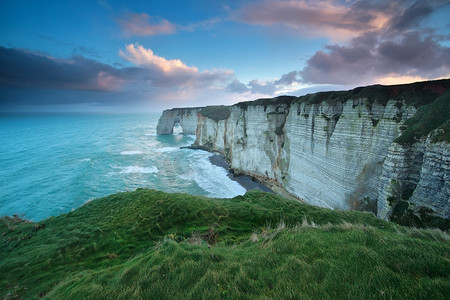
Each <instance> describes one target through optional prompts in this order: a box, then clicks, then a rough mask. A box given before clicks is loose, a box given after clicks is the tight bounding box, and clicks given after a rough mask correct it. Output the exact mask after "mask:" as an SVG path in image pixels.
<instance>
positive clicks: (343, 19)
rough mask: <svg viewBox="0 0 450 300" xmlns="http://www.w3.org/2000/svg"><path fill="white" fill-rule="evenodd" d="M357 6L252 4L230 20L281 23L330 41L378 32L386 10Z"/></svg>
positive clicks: (321, 0) (324, 0) (326, 1)
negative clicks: (329, 38) (330, 39)
mask: <svg viewBox="0 0 450 300" xmlns="http://www.w3.org/2000/svg"><path fill="white" fill-rule="evenodd" d="M363 2H364V1H363ZM358 3H359V1H357V2H355V5H353V6H346V5H340V4H337V3H335V2H333V1H329V0H318V1H301V0H300V1H263V2H254V3H250V4H247V5H244V6H242V7H241V8H240V9H238V10H237V11H235V12H234V14H233V16H232V18H233V19H235V20H237V21H240V22H244V23H247V24H252V25H262V26H273V25H280V24H281V25H285V26H287V27H290V28H292V29H295V30H296V31H297V32H298V33H300V34H304V35H311V34H315V35H317V34H320V35H322V36H328V37H331V38H333V39H336V38H342V37H349V36H350V37H351V36H355V35H356V34H358V33H361V32H367V31H372V30H376V29H380V28H381V27H383V26H384V25H385V24H386V22H387V20H388V17H387V14H388V12H387V11H383V10H380V9H374V8H372V9H370V10H368V9H363V7H362V6H361V5H358Z"/></svg>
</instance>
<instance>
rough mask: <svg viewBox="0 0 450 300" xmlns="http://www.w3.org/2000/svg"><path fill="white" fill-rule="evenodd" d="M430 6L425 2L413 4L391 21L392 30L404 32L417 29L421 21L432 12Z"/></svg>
mask: <svg viewBox="0 0 450 300" xmlns="http://www.w3.org/2000/svg"><path fill="white" fill-rule="evenodd" d="M430 4H431V3H429V2H427V1H417V2H414V3H413V4H412V5H411V6H410V7H408V8H407V9H406V10H405V11H404V13H403V14H401V15H400V16H398V17H396V18H393V19H392V29H394V30H405V29H408V28H414V27H417V26H418V25H419V24H420V22H421V21H422V20H423V19H425V18H426V17H428V16H429V15H430V14H431V13H432V12H433V9H432V7H431V5H430Z"/></svg>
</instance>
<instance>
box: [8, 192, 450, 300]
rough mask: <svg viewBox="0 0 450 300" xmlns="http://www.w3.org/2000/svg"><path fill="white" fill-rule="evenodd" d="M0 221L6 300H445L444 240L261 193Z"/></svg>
mask: <svg viewBox="0 0 450 300" xmlns="http://www.w3.org/2000/svg"><path fill="white" fill-rule="evenodd" d="M2 221H3V222H0V235H1V239H2V240H1V242H2V247H0V255H1V257H2V259H1V261H0V297H2V298H4V299H10V298H21V297H23V298H39V297H46V298H48V299H73V298H77V299H111V298H112V299H119V298H120V299H129V298H133V299H134V298H158V299H164V298H171V299H199V298H201V299H224V298H227V299H228V298H232V299H234V298H276V299H287V298H306V299H309V298H314V299H341V298H345V299H366V298H408V297H414V298H424V299H448V298H449V297H450V278H449V277H450V239H449V236H448V234H447V233H445V232H442V231H440V230H436V229H434V230H423V229H415V228H407V227H402V226H399V225H396V224H393V223H390V222H386V221H383V220H379V219H377V218H375V217H374V216H372V215H371V214H369V213H362V212H348V211H332V210H329V209H324V208H319V207H314V206H310V205H307V204H303V203H299V202H297V201H293V200H288V199H285V198H282V197H280V196H277V195H274V194H267V193H263V192H259V191H251V192H248V193H247V194H245V195H244V196H238V197H235V198H232V199H210V198H206V197H197V196H189V195H186V194H166V193H163V192H159V191H154V190H146V189H141V190H138V191H135V192H126V193H119V194H115V195H111V196H108V197H105V198H101V199H97V200H93V201H91V202H89V203H87V204H85V205H84V206H82V207H80V208H79V209H77V210H75V211H73V212H70V213H68V214H65V215H61V216H58V217H52V218H49V219H47V220H44V221H42V222H39V223H31V222H15V223H14V224H13V225H14V230H10V227H11V224H8V223H7V222H5V221H10V218H8V217H4V218H2ZM270 224H275V225H273V226H271V225H270ZM36 228H39V229H36ZM22 237H26V238H22Z"/></svg>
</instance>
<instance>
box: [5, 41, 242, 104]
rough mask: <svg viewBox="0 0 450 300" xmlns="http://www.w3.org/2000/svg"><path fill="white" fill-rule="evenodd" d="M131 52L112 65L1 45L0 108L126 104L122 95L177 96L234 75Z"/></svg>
mask: <svg viewBox="0 0 450 300" xmlns="http://www.w3.org/2000/svg"><path fill="white" fill-rule="evenodd" d="M142 49H144V48H142ZM144 50H145V49H144ZM135 54H136V55H138V54H139V52H137V53H135ZM141 54H142V53H141ZM150 54H151V55H150ZM130 55H131V54H130ZM131 57H132V58H136V59H137V60H136V61H135V62H134V63H135V66H132V67H115V66H110V65H107V64H103V63H101V62H98V61H96V60H93V59H88V58H85V57H83V56H81V55H73V56H72V57H71V58H70V59H57V58H54V57H50V56H46V55H43V54H40V53H35V52H31V51H28V50H23V49H13V48H4V47H0V66H1V68H0V104H1V106H2V107H1V108H3V107H4V106H5V105H8V106H11V105H14V104H16V105H18V104H27V105H29V104H31V103H32V104H33V105H50V104H58V103H59V104H73V103H97V104H105V105H106V104H108V105H120V104H125V103H124V99H126V101H125V102H126V103H128V104H133V103H137V102H139V101H141V100H142V99H147V101H148V99H149V98H150V99H152V100H150V101H157V99H158V98H164V97H165V94H170V93H172V94H173V95H174V96H172V98H176V96H175V95H176V92H177V91H179V92H180V93H182V94H184V95H188V94H189V93H190V92H192V91H195V90H202V89H208V88H210V87H214V86H215V85H222V86H224V85H226V83H227V82H229V80H230V79H231V76H233V72H231V71H222V70H212V71H208V70H206V71H199V70H198V69H197V68H195V67H188V66H186V65H185V64H184V63H182V62H181V61H179V60H166V59H165V58H163V57H159V56H156V55H153V52H151V50H150V49H147V52H145V53H143V55H142V56H141V57H139V56H137V57H134V56H131ZM129 58H130V57H129ZM156 95H157V96H158V98H157V97H156ZM152 96H154V99H153V98H152Z"/></svg>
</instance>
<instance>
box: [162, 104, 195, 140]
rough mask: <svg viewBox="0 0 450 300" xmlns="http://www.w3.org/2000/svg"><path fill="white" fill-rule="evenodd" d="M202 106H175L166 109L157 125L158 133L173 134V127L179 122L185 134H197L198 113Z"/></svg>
mask: <svg viewBox="0 0 450 300" xmlns="http://www.w3.org/2000/svg"><path fill="white" fill-rule="evenodd" d="M200 110H201V108H173V109H168V110H165V111H164V113H163V114H162V116H161V117H160V118H159V120H158V125H157V126H156V132H157V134H172V133H173V127H174V125H176V124H179V125H180V126H181V127H182V128H183V133H185V134H195V131H196V130H197V113H198V112H199V111H200Z"/></svg>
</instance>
